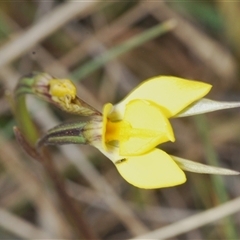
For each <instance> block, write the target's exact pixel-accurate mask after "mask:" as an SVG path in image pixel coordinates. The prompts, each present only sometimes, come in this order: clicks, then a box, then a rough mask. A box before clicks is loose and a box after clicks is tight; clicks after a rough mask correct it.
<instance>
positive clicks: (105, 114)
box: [102, 103, 113, 151]
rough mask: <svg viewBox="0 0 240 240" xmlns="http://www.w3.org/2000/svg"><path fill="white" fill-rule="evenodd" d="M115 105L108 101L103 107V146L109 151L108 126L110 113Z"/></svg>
mask: <svg viewBox="0 0 240 240" xmlns="http://www.w3.org/2000/svg"><path fill="white" fill-rule="evenodd" d="M112 108H113V105H112V104H111V103H106V104H105V105H104V107H103V123H102V124H103V125H102V146H103V149H104V150H106V151H107V145H106V127H107V121H108V114H109V112H111V110H112Z"/></svg>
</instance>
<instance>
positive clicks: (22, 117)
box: [15, 94, 39, 146]
mask: <svg viewBox="0 0 240 240" xmlns="http://www.w3.org/2000/svg"><path fill="white" fill-rule="evenodd" d="M15 102H16V103H15V114H16V119H17V122H18V125H19V126H20V129H21V131H22V132H23V134H24V136H25V137H26V139H27V141H28V142H29V144H30V145H31V146H34V145H35V143H36V141H37V139H38V137H39V134H38V131H37V129H36V126H35V124H34V123H33V121H32V119H31V117H30V114H29V111H28V110H27V106H26V99H25V95H23V94H18V95H16V101H15Z"/></svg>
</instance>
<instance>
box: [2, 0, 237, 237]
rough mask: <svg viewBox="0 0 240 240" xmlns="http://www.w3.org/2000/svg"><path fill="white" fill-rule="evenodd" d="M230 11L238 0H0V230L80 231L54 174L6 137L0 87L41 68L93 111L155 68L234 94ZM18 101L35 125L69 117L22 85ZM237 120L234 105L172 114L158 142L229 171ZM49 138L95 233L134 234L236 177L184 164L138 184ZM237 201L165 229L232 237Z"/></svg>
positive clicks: (203, 205) (203, 201) (221, 196)
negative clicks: (167, 179)
mask: <svg viewBox="0 0 240 240" xmlns="http://www.w3.org/2000/svg"><path fill="white" fill-rule="evenodd" d="M239 22H240V2H239V1H181V0H179V1H86V2H85V1H63V0H62V1H60V0H59V1H30V0H29V1H1V2H0V93H1V99H0V127H1V128H0V131H1V132H0V134H1V135H0V170H1V174H0V239H33V238H38V239H50V238H51V239H70V238H74V239H81V238H83V239H84V238H87V237H86V235H85V236H84V233H81V231H80V233H79V231H77V228H78V227H77V223H76V221H77V220H73V221H75V222H74V223H73V222H71V221H70V220H69V219H71V216H70V218H69V216H66V211H65V207H66V209H67V208H68V206H67V205H66V206H64V204H63V205H62V204H61V200H60V199H59V198H61V196H59V194H58V192H57V190H56V189H55V187H54V184H53V183H52V182H51V181H53V182H54V180H53V179H51V180H50V179H49V176H48V173H47V171H46V170H45V168H44V167H43V166H42V165H41V164H39V163H38V162H37V161H35V160H33V159H32V158H30V157H28V156H27V155H26V154H25V153H24V152H23V151H22V150H21V148H20V146H19V145H18V144H17V142H16V140H15V137H14V134H13V131H12V127H13V126H14V125H16V122H15V120H14V115H13V113H12V111H11V108H12V107H11V106H12V105H11V100H9V97H6V93H8V92H10V93H11V92H12V91H13V89H14V87H15V86H16V83H17V81H18V79H19V78H20V77H22V76H23V75H25V74H28V73H31V72H34V71H40V72H47V73H49V74H51V75H53V76H56V77H59V78H70V79H73V80H74V81H75V83H76V85H77V88H78V95H79V97H81V98H82V99H83V100H85V101H86V102H88V103H89V104H91V105H92V106H94V107H95V108H97V109H98V110H101V108H102V106H103V104H104V103H106V102H112V103H116V102H118V101H119V100H121V99H122V98H123V97H124V96H125V95H126V94H127V93H128V92H129V91H130V90H131V89H132V88H133V87H135V86H137V85H138V84H139V83H140V82H141V81H143V80H146V79H147V78H150V77H153V76H156V75H174V76H178V77H184V78H188V79H195V80H200V81H204V82H207V83H210V84H212V85H213V89H212V91H211V92H210V94H209V95H208V97H209V98H211V99H215V100H220V101H240V84H239V69H240V62H239V60H240V44H239V42H240V28H239ZM170 97H173V96H170ZM28 107H29V110H30V111H31V116H32V117H33V119H34V121H35V123H36V125H37V126H38V129H39V131H40V132H41V134H42V135H43V134H44V132H46V131H47V129H50V128H51V127H53V126H55V125H56V124H58V123H60V122H63V121H69V120H73V119H77V118H78V117H76V116H72V115H67V114H65V113H63V112H60V111H59V110H57V109H56V108H54V107H52V106H50V105H47V104H45V103H43V102H41V101H38V100H37V99H36V98H33V97H32V96H29V98H28ZM239 119H240V111H239V109H233V110H224V111H219V112H215V113H210V114H206V115H205V116H196V117H189V118H184V119H173V120H172V124H173V128H174V131H175V135H176V142H175V143H167V144H163V145H162V146H161V148H162V149H164V150H166V151H167V152H168V153H170V154H173V155H176V156H179V157H184V158H186V159H191V160H194V161H196V162H202V163H207V164H212V165H219V166H223V167H227V168H230V169H234V170H237V171H240V156H239V155H240V137H239V136H240V121H239ZM49 149H50V152H51V154H52V159H53V161H54V166H55V167H56V169H57V173H58V177H62V179H63V181H64V184H65V188H66V191H67V193H68V194H69V195H70V197H71V198H70V199H71V204H74V206H76V207H77V208H78V209H80V212H81V213H80V214H81V217H82V219H83V220H84V222H85V223H86V228H88V230H90V232H92V233H93V234H94V235H95V236H96V238H99V239H128V238H132V237H138V236H139V238H140V239H141V235H143V234H145V233H147V232H151V231H153V230H155V229H161V228H164V227H166V226H171V224H173V223H174V222H177V221H178V222H181V221H183V220H184V219H185V218H186V217H188V216H191V215H193V214H197V213H200V212H204V211H207V210H208V209H211V208H214V207H216V206H218V205H219V204H221V203H224V202H228V201H231V200H232V199H234V198H237V197H238V196H239V195H240V188H239V184H240V179H239V177H238V176H236V177H233V176H229V177H215V176H208V175H199V174H194V173H186V174H187V178H188V181H187V183H186V184H184V185H180V186H178V187H174V188H167V189H158V190H141V189H137V188H135V187H133V186H131V185H129V184H128V183H127V182H125V181H124V180H123V179H122V178H121V177H120V175H119V174H118V173H117V171H116V169H115V167H114V166H113V164H112V163H111V162H110V161H109V160H108V159H107V158H105V157H104V156H103V155H102V154H101V153H100V152H98V151H97V150H96V149H93V148H92V147H89V146H78V145H74V146H72V145H71V146H64V147H59V148H55V147H51V148H49ZM66 204H67V202H66ZM239 205H240V203H239ZM239 210H240V209H238V208H236V209H235V208H234V209H233V210H232V213H234V214H233V215H231V217H225V218H222V219H221V220H220V221H212V223H210V224H207V225H204V224H202V226H201V227H197V228H196V227H195V228H194V227H193V229H192V230H188V228H187V227H188V226H185V227H184V226H183V227H182V228H181V231H179V229H177V227H176V228H174V226H173V230H171V231H170V232H169V233H168V235H167V236H168V238H170V239H239V238H240V231H239V229H240V215H239V213H238V211H239ZM76 214H79V213H76ZM196 221H198V220H196ZM206 221H207V218H206ZM79 224H81V223H79ZM184 229H186V230H184ZM157 238H158V239H164V238H165V235H158V237H157Z"/></svg>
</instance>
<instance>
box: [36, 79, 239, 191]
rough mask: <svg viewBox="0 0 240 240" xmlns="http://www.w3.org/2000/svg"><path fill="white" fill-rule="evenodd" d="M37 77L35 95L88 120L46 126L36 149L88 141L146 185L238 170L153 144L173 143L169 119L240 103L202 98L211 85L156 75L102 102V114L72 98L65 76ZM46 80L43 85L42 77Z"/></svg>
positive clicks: (164, 184) (123, 172) (160, 185)
mask: <svg viewBox="0 0 240 240" xmlns="http://www.w3.org/2000/svg"><path fill="white" fill-rule="evenodd" d="M46 76H47V77H46ZM41 77H42V80H39V79H41ZM41 77H40V78H39V76H38V81H37V82H38V84H37V85H36V84H35V87H34V89H35V92H37V93H38V94H37V95H38V96H40V97H42V98H43V97H44V98H45V100H48V101H49V102H51V103H53V104H55V105H56V106H57V107H60V108H61V109H63V110H65V111H67V112H70V113H76V114H79V115H84V116H89V117H90V119H88V120H86V121H78V122H74V123H65V124H61V125H59V126H57V127H55V128H53V129H51V130H49V131H48V132H47V134H46V135H45V136H44V137H43V138H42V139H40V140H39V142H38V147H41V146H42V145H43V144H68V143H78V144H79V143H81V144H90V145H92V146H94V147H96V148H98V149H99V150H100V151H101V152H102V153H103V154H104V155H106V156H107V157H108V158H109V159H110V160H111V161H112V162H113V164H114V165H115V166H116V168H117V170H118V171H119V173H120V174H121V176H122V177H123V178H124V179H125V180H126V181H128V182H129V183H130V184H132V185H134V186H136V187H139V188H146V189H154V188H163V187H171V186H176V185H179V184H183V183H184V182H185V181H186V176H185V173H184V171H183V170H186V171H192V172H197V173H209V174H225V175H235V174H239V172H237V171H234V170H229V169H224V168H219V167H213V166H207V165H204V164H200V163H196V162H193V161H190V160H186V159H182V158H179V157H175V156H171V155H169V154H167V153H166V152H165V151H163V150H161V149H159V148H157V146H158V145H159V144H161V143H164V142H167V141H171V142H174V141H175V136H174V132H173V129H172V126H171V123H170V119H171V118H176V117H186V116H190V115H196V114H200V113H205V112H211V111H215V110H219V109H225V108H233V107H240V103H236V102H232V103H228V102H216V101H212V100H209V99H205V98H203V97H204V96H205V95H206V94H207V93H208V92H209V91H210V89H211V87H212V86H211V85H210V84H207V83H203V82H199V81H193V80H186V79H182V78H177V77H172V76H158V77H154V78H151V79H149V80H146V81H144V82H143V83H142V84H140V85H139V86H137V87H136V88H135V89H134V90H133V91H132V92H131V93H130V94H129V95H127V96H126V97H125V98H124V99H123V100H122V101H121V102H119V103H118V104H116V105H112V104H111V103H107V104H105V105H104V106H103V110H102V114H101V113H100V112H98V111H97V110H94V108H92V107H91V106H89V105H87V104H86V103H84V102H83V101H82V100H81V99H79V98H78V97H77V96H76V90H75V86H74V85H73V83H72V82H70V81H69V80H66V79H65V80H60V79H54V78H52V77H50V75H41ZM46 78H47V79H48V81H47V84H46V82H44V81H43V80H46ZM43 82H44V83H43ZM41 84H42V85H41ZM43 85H44V86H46V87H45V88H43V87H42V86H43ZM36 86H38V87H36ZM39 86H41V91H39V89H40V88H39ZM36 89H38V90H37V91H36ZM43 89H44V90H43Z"/></svg>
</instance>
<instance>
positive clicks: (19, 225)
mask: <svg viewBox="0 0 240 240" xmlns="http://www.w3.org/2000/svg"><path fill="white" fill-rule="evenodd" d="M0 226H1V228H4V229H6V230H8V231H9V232H12V233H13V234H15V235H16V236H18V237H20V238H24V239H36V238H39V239H53V238H54V235H51V234H50V233H48V232H45V231H44V230H41V229H39V228H37V227H35V226H34V225H32V224H30V223H29V222H27V221H25V220H23V219H21V218H19V217H17V216H15V215H14V214H12V213H10V212H8V211H6V210H5V209H3V208H0ZM13 226H14V227H13Z"/></svg>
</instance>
